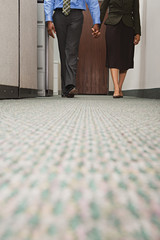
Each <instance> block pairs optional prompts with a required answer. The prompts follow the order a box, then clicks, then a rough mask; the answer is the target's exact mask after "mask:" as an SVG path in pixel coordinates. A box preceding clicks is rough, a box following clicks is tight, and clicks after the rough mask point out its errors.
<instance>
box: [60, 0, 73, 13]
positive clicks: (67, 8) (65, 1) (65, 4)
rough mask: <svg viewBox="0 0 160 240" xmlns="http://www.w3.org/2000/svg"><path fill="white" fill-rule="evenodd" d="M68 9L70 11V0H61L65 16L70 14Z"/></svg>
mask: <svg viewBox="0 0 160 240" xmlns="http://www.w3.org/2000/svg"><path fill="white" fill-rule="evenodd" d="M70 11H71V7H70V0H63V8H62V13H63V14H64V15H65V16H68V15H69V14H70Z"/></svg>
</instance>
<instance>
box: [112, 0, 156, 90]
mask: <svg viewBox="0 0 160 240" xmlns="http://www.w3.org/2000/svg"><path fill="white" fill-rule="evenodd" d="M159 10H160V1H159V0H154V1H153V0H140V14H141V25H142V36H141V42H140V44H139V45H138V46H136V48H135V67H134V70H129V71H128V73H127V77H126V80H125V82H124V87H123V89H124V90H132V89H151V88H160V67H159V65H160V44H159V39H160V28H159V22H160V15H159ZM109 89H110V91H112V90H113V84H112V80H111V77H110V87H109Z"/></svg>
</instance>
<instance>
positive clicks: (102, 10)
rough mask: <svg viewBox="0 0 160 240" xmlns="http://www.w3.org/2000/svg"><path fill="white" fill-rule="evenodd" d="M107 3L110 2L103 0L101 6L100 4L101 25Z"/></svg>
mask: <svg viewBox="0 0 160 240" xmlns="http://www.w3.org/2000/svg"><path fill="white" fill-rule="evenodd" d="M109 1H110V0H103V2H102V4H101V8H100V14H101V15H100V20H101V24H102V23H103V20H104V17H105V15H106V11H107V8H108V6H109Z"/></svg>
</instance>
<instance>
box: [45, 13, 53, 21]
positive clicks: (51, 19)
mask: <svg viewBox="0 0 160 240" xmlns="http://www.w3.org/2000/svg"><path fill="white" fill-rule="evenodd" d="M45 20H46V22H50V21H51V22H53V18H52V16H49V15H46V17H45Z"/></svg>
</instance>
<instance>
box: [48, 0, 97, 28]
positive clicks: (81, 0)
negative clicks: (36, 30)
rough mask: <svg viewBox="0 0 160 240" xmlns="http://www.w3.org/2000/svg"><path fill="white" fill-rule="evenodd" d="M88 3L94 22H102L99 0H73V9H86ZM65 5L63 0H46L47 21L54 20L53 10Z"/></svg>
mask: <svg viewBox="0 0 160 240" xmlns="http://www.w3.org/2000/svg"><path fill="white" fill-rule="evenodd" d="M86 3H87V5H88V7H89V10H90V13H91V16H92V19H93V24H100V10H99V3H98V0H71V9H82V10H86ZM62 7H63V0H44V10H45V16H46V22H48V21H52V15H53V11H54V10H55V9H56V8H62Z"/></svg>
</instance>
